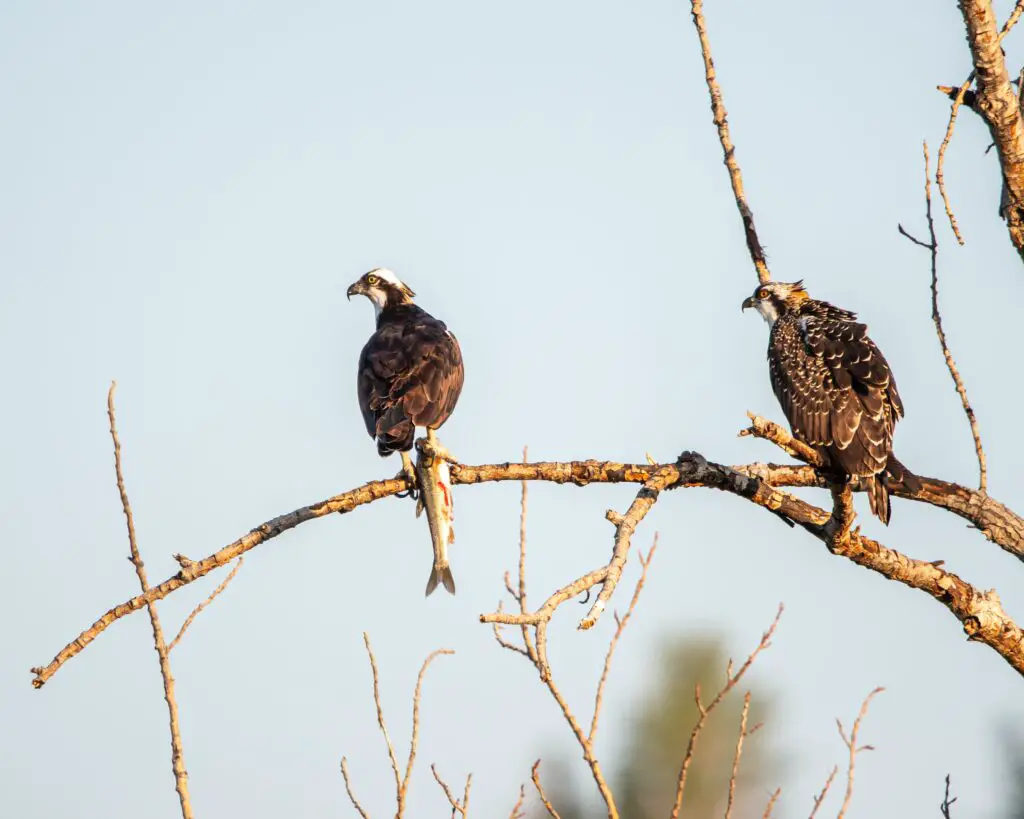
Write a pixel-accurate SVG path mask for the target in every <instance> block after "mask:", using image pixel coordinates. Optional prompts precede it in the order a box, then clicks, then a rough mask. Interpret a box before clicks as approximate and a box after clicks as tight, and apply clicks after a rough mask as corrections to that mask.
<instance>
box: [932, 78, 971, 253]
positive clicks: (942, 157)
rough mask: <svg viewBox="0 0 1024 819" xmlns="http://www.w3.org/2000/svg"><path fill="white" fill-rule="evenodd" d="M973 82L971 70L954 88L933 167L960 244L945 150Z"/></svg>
mask: <svg viewBox="0 0 1024 819" xmlns="http://www.w3.org/2000/svg"><path fill="white" fill-rule="evenodd" d="M973 82H974V72H973V71H972V72H971V74H970V76H969V77H968V78H967V79H966V80H964V83H963V85H961V86H960V87H959V88H958V89H956V92H955V93H954V95H953V104H952V105H951V106H950V109H949V123H948V124H947V125H946V135H945V136H944V137H943V138H942V144H941V145H940V146H939V160H938V163H937V164H936V168H935V181H936V182H937V183H938V185H939V193H940V194H941V195H942V202H943V204H944V205H945V207H946V217H947V218H948V219H949V226H950V227H951V228H952V229H953V235H954V236H956V240H957V242H959V243H960V245H961V246H963V243H964V237H963V236H962V235H961V234H960V228H959V226H958V225H957V223H956V217H955V216H954V215H953V208H952V206H951V205H950V204H949V194H948V193H947V192H946V177H945V173H944V169H945V164H946V150H947V149H948V148H949V143H950V141H951V140H952V139H953V128H954V127H955V126H956V115H957V113H958V112H959V111H960V106H961V105H963V102H964V97H965V96H966V94H967V90H968V89H969V88H970V87H971V83H973ZM951 90H952V89H951Z"/></svg>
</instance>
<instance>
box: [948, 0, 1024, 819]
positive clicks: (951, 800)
mask: <svg viewBox="0 0 1024 819" xmlns="http://www.w3.org/2000/svg"><path fill="white" fill-rule="evenodd" d="M1021 5H1022V3H1018V4H1017V8H1018V9H1019V8H1021ZM1015 13H1016V12H1015ZM956 800H957V797H955V796H954V797H953V798H952V799H950V798H949V774H946V794H945V796H943V797H942V804H941V805H939V810H941V811H942V819H953V817H952V814H951V813H950V809H951V808H952V807H953V803H954V802H956Z"/></svg>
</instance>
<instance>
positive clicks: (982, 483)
mask: <svg viewBox="0 0 1024 819" xmlns="http://www.w3.org/2000/svg"><path fill="white" fill-rule="evenodd" d="M928 164H929V163H928V143H927V142H925V143H924V173H925V177H924V198H925V216H926V218H927V222H928V235H929V237H930V238H931V241H930V243H924V242H921V241H919V240H917V239H914V238H913V237H911V236H910V235H909V234H908V233H907V232H906V231H905V230H903V228H902V226H901V227H900V232H901V233H902V234H903V235H904V236H907V237H908V238H910V239H911V240H912V241H913V242H914V243H915V244H918V245H921V246H922V247H925V248H927V249H928V250H929V251H930V252H931V262H932V284H931V289H932V321H933V322H934V323H935V332H936V334H937V335H938V337H939V345H940V346H941V347H942V355H943V357H944V358H945V359H946V367H947V368H948V369H949V374H950V376H951V377H952V379H953V385H954V386H955V387H956V392H957V395H959V396H960V403H961V404H962V405H963V408H964V413H965V414H966V415H967V422H968V423H969V424H970V426H971V436H972V437H973V438H974V451H975V453H976V454H977V456H978V472H979V480H978V491H979V492H981V493H982V495H984V494H986V493H987V491H988V466H987V463H986V460H985V450H984V448H983V447H982V445H981V433H980V432H979V430H978V419H977V418H976V417H975V415H974V409H973V408H972V407H971V402H970V400H969V399H968V398H967V389H966V388H965V387H964V382H963V380H962V379H961V378H960V372H959V370H957V367H956V362H955V361H954V360H953V354H952V353H951V352H950V351H949V344H948V342H947V341H946V332H945V330H943V328H942V314H941V313H940V312H939V269H938V256H939V243H938V239H937V238H936V237H935V221H934V219H933V218H932V188H931V173H930V171H929V169H928Z"/></svg>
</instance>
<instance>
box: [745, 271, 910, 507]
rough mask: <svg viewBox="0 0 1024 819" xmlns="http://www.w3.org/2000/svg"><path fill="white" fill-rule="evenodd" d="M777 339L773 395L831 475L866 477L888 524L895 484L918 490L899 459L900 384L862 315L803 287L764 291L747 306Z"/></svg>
mask: <svg viewBox="0 0 1024 819" xmlns="http://www.w3.org/2000/svg"><path fill="white" fill-rule="evenodd" d="M748 307H753V308H755V309H756V310H757V312H759V313H760V314H761V315H762V317H763V318H764V320H765V321H767V322H768V325H769V326H770V327H771V332H770V334H769V337H768V369H769V372H770V374H771V380H772V389H773V390H774V391H775V396H776V397H777V398H778V399H779V403H780V404H781V405H782V411H783V412H784V413H785V414H786V418H787V419H788V420H789V425H790V427H791V428H792V430H793V435H794V436H795V437H796V438H798V439H799V440H801V441H803V442H804V443H805V444H808V445H810V446H812V447H814V448H815V449H817V450H818V452H820V453H821V454H822V455H823V456H824V457H825V459H826V462H827V464H828V465H829V467H830V468H831V469H833V470H834V471H836V472H838V473H840V474H841V475H844V476H851V477H856V478H862V479H863V480H864V483H865V485H866V489H867V493H868V498H869V500H870V502H871V511H872V512H873V513H874V514H875V515H877V516H878V518H879V520H881V521H882V523H884V524H886V525H888V524H889V516H890V506H889V488H888V482H889V480H896V481H900V482H902V483H904V484H905V485H906V486H907V487H908V488H911V489H913V488H915V487H916V486H917V485H918V483H917V480H916V478H915V476H914V475H913V473H911V472H910V471H909V470H907V469H906V467H904V466H903V464H901V463H900V462H899V461H898V460H897V458H896V456H895V455H893V454H892V436H893V430H894V429H895V427H896V422H897V421H898V420H899V419H900V417H902V415H903V402H902V401H901V400H900V394H899V392H898V391H897V389H896V381H895V379H894V378H893V374H892V371H891V370H890V369H889V365H888V363H886V360H885V357H884V356H883V355H882V352H881V350H879V349H878V347H876V346H875V343H874V342H873V341H872V340H871V339H870V338H868V332H867V327H866V326H865V325H863V324H858V323H857V321H856V319H857V316H856V314H854V313H851V312H849V311H848V310H841V309H839V308H838V307H835V306H833V305H831V304H829V303H828V302H825V301H817V300H815V299H812V298H811V297H810V296H808V295H807V291H806V290H805V289H804V287H803V282H802V281H800V282H794V283H792V284H787V283H786V282H769V283H767V284H763V285H760V286H759V287H758V288H757V289H756V290H755V291H754V295H752V296H751V297H750V298H748V299H746V300H745V301H744V302H743V309H744V310H746V309H747V308H748Z"/></svg>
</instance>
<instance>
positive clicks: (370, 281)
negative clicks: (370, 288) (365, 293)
mask: <svg viewBox="0 0 1024 819" xmlns="http://www.w3.org/2000/svg"><path fill="white" fill-rule="evenodd" d="M379 281H380V279H378V278H377V277H376V276H367V277H366V283H367V284H369V285H374V284H376V283H377V282H379Z"/></svg>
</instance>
